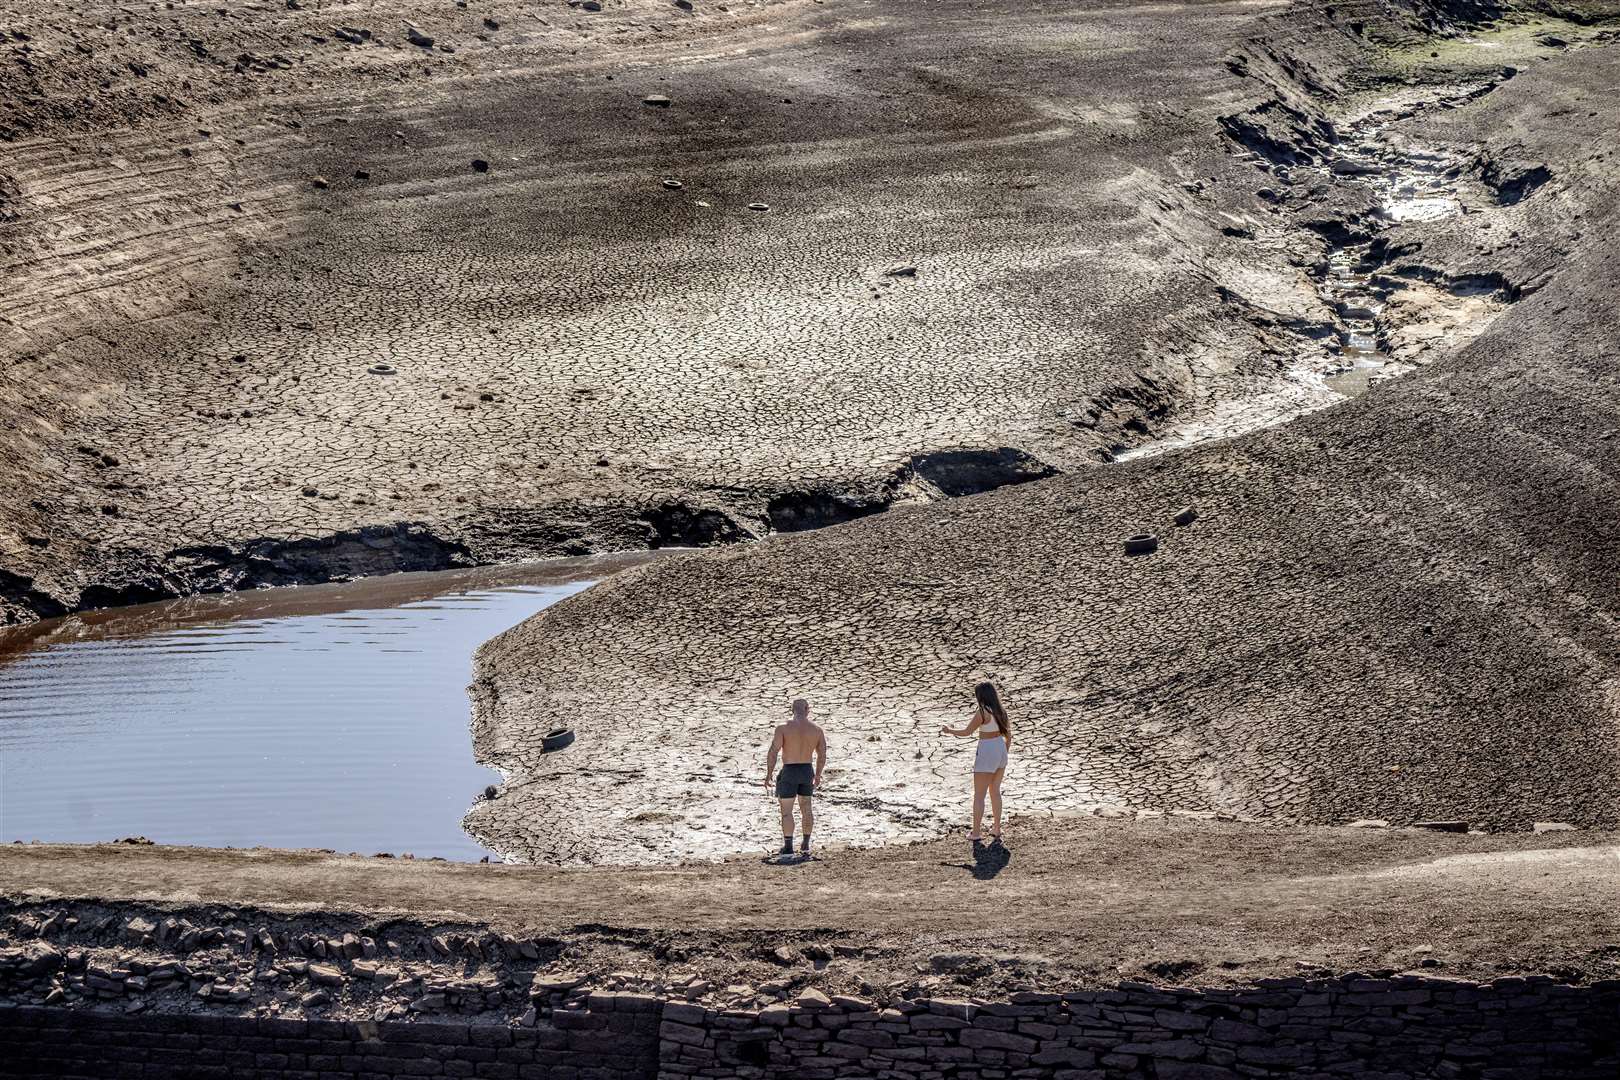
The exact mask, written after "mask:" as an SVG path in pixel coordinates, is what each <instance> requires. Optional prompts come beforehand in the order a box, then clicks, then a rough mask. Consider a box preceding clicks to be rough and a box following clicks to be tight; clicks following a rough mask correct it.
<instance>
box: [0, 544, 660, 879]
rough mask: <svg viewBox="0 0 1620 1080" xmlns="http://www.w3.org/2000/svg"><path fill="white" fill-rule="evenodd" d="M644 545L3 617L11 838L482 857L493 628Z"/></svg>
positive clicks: (4, 748)
mask: <svg viewBox="0 0 1620 1080" xmlns="http://www.w3.org/2000/svg"><path fill="white" fill-rule="evenodd" d="M648 557H649V556H647V555H626V556H613V557H599V558H590V559H567V560H560V561H557V562H552V563H540V564H532V565H527V566H511V567H500V568H487V569H480V570H456V571H446V572H443V573H428V574H396V575H392V576H389V577H382V578H368V579H365V580H362V581H357V582H353V583H349V584H340V585H314V586H303V587H298V588H288V589H267V590H260V591H256V592H248V593H237V594H233V595H228V596H209V597H195V598H191V599H187V600H179V601H174V602H171V603H163V604H149V605H143V606H140V607H132V608H119V609H115V610H110V611H102V612H90V613H86V614H82V615H77V616H70V617H67V618H63V619H52V620H49V621H48V622H44V623H38V624H35V625H32V626H28V627H23V628H19V629H16V630H12V631H5V632H0V840H3V841H6V842H9V841H12V840H36V839H37V840H44V841H98V840H111V839H114V838H116V837H122V836H130V835H142V836H146V837H149V838H151V839H153V840H156V841H160V842H162V843H172V844H204V845H210V846H231V847H251V846H269V847H314V848H332V849H335V850H339V851H358V852H362V853H365V854H372V853H375V852H381V851H387V852H392V853H395V854H402V853H405V852H411V853H413V854H415V855H417V856H419V857H430V856H439V857H443V858H448V859H477V858H479V857H481V856H482V855H484V854H486V852H485V850H484V849H483V848H481V847H480V846H479V845H478V844H477V843H476V842H475V841H473V840H472V838H471V837H469V836H467V834H466V833H464V832H462V830H461V826H460V821H461V817H462V814H463V813H464V812H465V811H466V809H467V806H468V805H469V804H470V803H471V802H472V800H473V799H474V798H476V797H477V796H478V794H479V793H480V792H481V791H482V790H483V788H484V787H485V786H486V785H488V784H490V783H495V782H498V781H499V779H500V778H499V776H498V775H497V774H495V773H493V772H491V771H490V770H488V769H485V768H482V767H481V766H479V765H477V764H475V763H474V761H473V755H472V745H471V736H470V734H469V730H468V704H467V695H466V686H467V683H468V682H469V681H470V679H471V675H472V654H473V651H474V650H475V649H476V648H477V647H478V646H479V645H481V644H483V643H484V642H485V641H487V640H488V639H489V638H491V637H493V636H494V635H496V634H498V633H500V632H501V631H502V630H505V629H507V628H508V627H511V626H514V625H516V624H517V623H519V622H521V621H522V620H524V619H526V618H528V617H529V616H531V615H533V614H535V613H536V612H538V611H540V610H542V609H543V608H546V607H548V606H550V605H551V604H554V603H556V602H557V601H558V600H561V599H563V598H564V597H567V596H571V595H573V594H574V593H576V592H579V591H580V590H582V589H584V588H586V587H587V586H589V585H590V584H591V583H592V582H593V581H595V580H597V579H599V578H601V577H603V576H605V575H607V574H610V573H613V572H615V571H617V570H619V569H623V568H624V567H626V566H630V565H634V564H636V563H639V562H642V561H645V560H646V559H647V558H648Z"/></svg>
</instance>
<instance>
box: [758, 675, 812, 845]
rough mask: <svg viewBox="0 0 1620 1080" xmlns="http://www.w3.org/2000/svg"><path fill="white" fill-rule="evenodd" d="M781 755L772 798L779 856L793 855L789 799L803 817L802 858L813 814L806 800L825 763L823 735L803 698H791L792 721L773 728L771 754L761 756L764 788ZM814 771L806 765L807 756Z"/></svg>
mask: <svg viewBox="0 0 1620 1080" xmlns="http://www.w3.org/2000/svg"><path fill="white" fill-rule="evenodd" d="M778 754H781V755H782V771H781V772H779V773H776V799H777V801H778V802H779V803H781V805H782V850H781V852H779V854H782V855H791V854H793V800H794V799H795V798H796V799H798V800H799V813H800V815H801V816H802V817H803V818H804V846H803V847H801V848H800V849H799V853H800V854H802V855H808V854H810V828H811V826H812V825H814V824H815V820H816V819H815V814H814V813H813V812H812V811H811V809H810V799H811V797H812V796H813V795H814V794H815V791H816V788H818V787H820V786H821V770H822V769H823V768H824V767H825V766H826V764H827V735H826V732H824V731H822V730H821V728H819V727H817V726H816V725H815V724H812V723H811V722H810V703H809V702H808V701H806V700H804V698H794V699H793V719H792V720H789V721H788V722H787V723H785V724H782V725H780V726H779V727H778V728H777V729H776V736H775V737H774V738H773V739H771V752H770V753H769V754H767V755H765V786H766V787H767V788H769V787H770V786H771V774H772V773H774V772H776V755H778ZM812 756H813V757H814V758H815V759H816V764H815V768H814V769H813V770H812V768H811V766H810V759H811V757H812Z"/></svg>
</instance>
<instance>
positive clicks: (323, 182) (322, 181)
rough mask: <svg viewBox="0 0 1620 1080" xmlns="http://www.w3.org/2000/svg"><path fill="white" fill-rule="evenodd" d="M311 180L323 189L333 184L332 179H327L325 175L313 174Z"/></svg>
mask: <svg viewBox="0 0 1620 1080" xmlns="http://www.w3.org/2000/svg"><path fill="white" fill-rule="evenodd" d="M309 182H310V184H311V185H312V186H314V187H317V188H322V189H325V188H329V187H331V186H332V184H331V181H329V180H327V179H326V177H324V176H312V177H310V178H309Z"/></svg>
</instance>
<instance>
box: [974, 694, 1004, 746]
mask: <svg viewBox="0 0 1620 1080" xmlns="http://www.w3.org/2000/svg"><path fill="white" fill-rule="evenodd" d="M973 696H974V697H975V698H977V699H978V701H979V708H981V709H983V710H984V711H985V712H987V713H989V714H990V715H991V716H993V717H995V718H996V723H998V724H1000V725H1001V733H1002V734H1003V735H1005V736H1006V737H1007V741H1008V742H1011V741H1012V723H1011V722H1010V721H1009V720H1008V719H1007V710H1006V709H1003V708H1002V707H1001V695H1000V694H998V693H996V684H995V683H990V682H982V683H980V684H979V685H978V686H975V687H974V688H973Z"/></svg>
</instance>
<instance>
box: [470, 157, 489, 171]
mask: <svg viewBox="0 0 1620 1080" xmlns="http://www.w3.org/2000/svg"><path fill="white" fill-rule="evenodd" d="M472 170H473V172H476V173H487V172H489V162H487V161H485V160H484V159H483V158H473V159H472Z"/></svg>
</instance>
